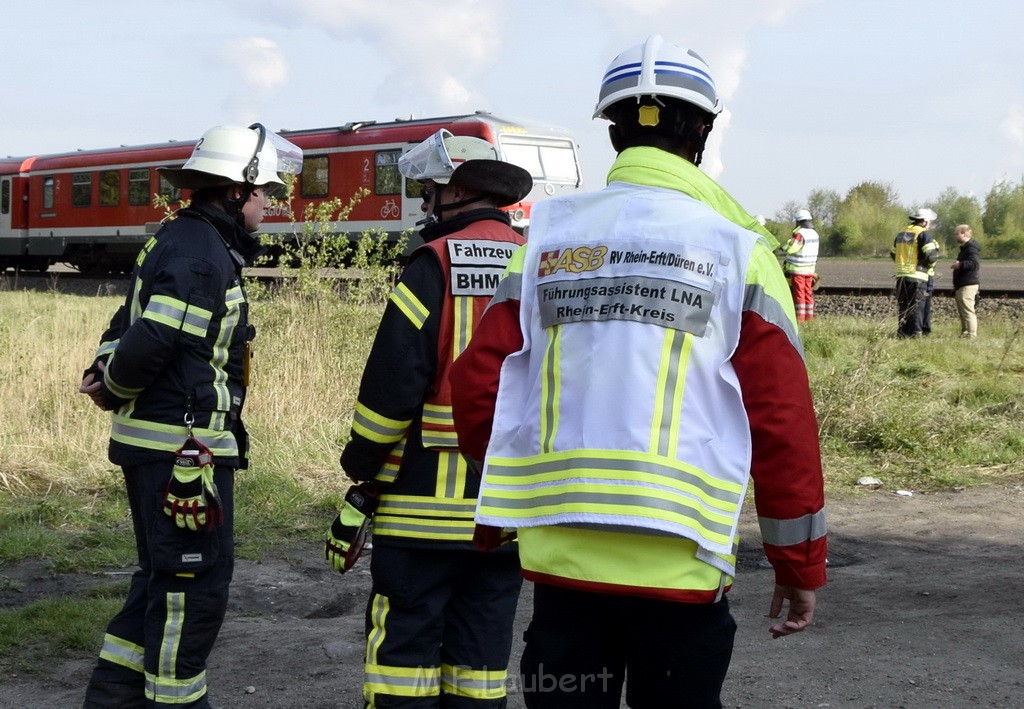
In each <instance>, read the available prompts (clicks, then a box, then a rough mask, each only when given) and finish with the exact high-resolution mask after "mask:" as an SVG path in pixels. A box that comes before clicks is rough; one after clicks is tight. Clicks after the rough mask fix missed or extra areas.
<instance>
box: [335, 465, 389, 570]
mask: <svg viewBox="0 0 1024 709" xmlns="http://www.w3.org/2000/svg"><path fill="white" fill-rule="evenodd" d="M379 500H380V491H379V490H378V489H377V487H376V486H375V485H374V484H373V483H360V484H358V485H353V486H352V487H350V488H349V489H348V492H346V493H345V501H344V502H343V503H342V504H341V508H340V510H339V511H338V516H337V517H336V518H335V520H334V522H333V523H332V524H331V529H330V531H328V532H327V540H326V542H325V544H324V558H325V559H327V562H328V563H329V564H330V565H331V566H332V567H333V568H334V570H335V571H337V572H338V573H342V574H343V573H345V572H346V571H348V570H349V569H351V568H352V567H353V566H355V563H356V561H358V560H359V555H360V554H362V553H363V548H364V547H365V546H366V535H367V533H368V532H369V531H370V522H371V520H372V519H373V513H374V512H376V511H377V503H378V502H379Z"/></svg>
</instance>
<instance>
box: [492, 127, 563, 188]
mask: <svg viewBox="0 0 1024 709" xmlns="http://www.w3.org/2000/svg"><path fill="white" fill-rule="evenodd" d="M501 150H502V152H503V153H504V156H505V159H506V160H508V161H509V162H511V163H515V164H516V165H519V166H520V167H522V168H525V169H526V170H529V172H530V175H532V176H533V179H534V180H543V181H546V182H563V183H568V184H573V185H578V184H579V183H580V171H579V165H578V164H577V162H576V150H575V148H574V146H573V143H572V141H571V140H566V139H563V138H539V137H535V136H525V135H524V136H509V135H503V136H502V137H501Z"/></svg>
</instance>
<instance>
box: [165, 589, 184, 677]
mask: <svg viewBox="0 0 1024 709" xmlns="http://www.w3.org/2000/svg"><path fill="white" fill-rule="evenodd" d="M184 625H185V594H184V593H168V594H167V617H166V619H165V620H164V635H163V637H162V638H161V639H160V664H159V667H160V676H162V677H174V675H175V672H176V669H177V662H178V645H180V644H181V631H182V628H183V627H184Z"/></svg>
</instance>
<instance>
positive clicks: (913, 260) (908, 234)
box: [889, 224, 939, 281]
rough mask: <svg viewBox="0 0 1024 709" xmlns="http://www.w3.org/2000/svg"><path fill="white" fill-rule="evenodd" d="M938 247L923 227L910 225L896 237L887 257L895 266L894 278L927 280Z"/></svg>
mask: <svg viewBox="0 0 1024 709" xmlns="http://www.w3.org/2000/svg"><path fill="white" fill-rule="evenodd" d="M938 249H939V245H938V243H936V242H935V240H934V239H932V238H931V236H930V235H929V234H928V232H927V231H926V230H925V228H924V227H922V226H918V225H916V224H911V225H910V226H908V227H907V228H906V229H904V230H903V231H901V232H900V233H899V234H897V235H896V238H895V239H894V240H893V245H892V249H890V252H889V255H890V256H891V257H892V260H893V262H894V263H895V265H896V278H913V279H915V280H918V281H927V280H928V270H929V269H930V268H931V267H932V264H933V263H934V262H935V258H936V256H937V255H938Z"/></svg>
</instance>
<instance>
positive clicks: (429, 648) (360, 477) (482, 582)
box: [325, 130, 533, 707]
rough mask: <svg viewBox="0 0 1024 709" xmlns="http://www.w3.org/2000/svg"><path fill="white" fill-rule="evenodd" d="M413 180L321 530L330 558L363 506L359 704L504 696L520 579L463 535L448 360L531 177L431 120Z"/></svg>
mask: <svg viewBox="0 0 1024 709" xmlns="http://www.w3.org/2000/svg"><path fill="white" fill-rule="evenodd" d="M398 167H399V171H400V172H401V173H402V175H403V176H404V177H405V179H407V180H415V181H416V182H417V183H419V186H420V189H421V191H422V197H423V211H424V214H425V218H424V220H423V221H422V222H421V224H424V226H423V229H422V230H421V231H420V235H421V236H422V237H423V240H424V241H425V242H426V243H425V244H424V245H423V246H421V247H419V248H418V249H416V250H415V251H414V252H413V253H412V255H411V256H410V258H409V263H408V265H407V266H406V268H405V270H404V271H403V273H402V277H401V278H400V280H399V282H398V285H397V286H396V287H395V289H394V292H393V293H392V294H391V297H390V300H389V303H388V305H387V307H386V308H385V310H384V314H383V316H382V318H381V322H380V326H379V328H378V329H377V334H376V337H375V338H374V343H373V348H372V350H371V352H370V356H369V358H368V359H367V362H366V365H365V368H364V370H363V377H362V381H361V383H360V385H359V397H358V399H357V402H356V410H355V415H354V416H353V422H352V432H351V438H350V440H349V442H348V443H347V444H346V445H345V448H344V451H343V452H342V454H341V467H342V468H343V469H344V471H345V474H346V475H347V476H348V477H349V478H350V479H351V480H353V481H355V482H356V483H357V485H356V486H354V487H353V488H351V489H350V490H349V492H348V493H346V500H345V504H344V505H343V507H342V509H341V511H340V513H339V515H338V517H337V518H336V519H335V520H334V523H333V524H332V525H331V528H330V530H329V532H328V534H327V540H326V545H325V554H326V557H327V560H328V562H329V563H330V564H331V565H332V566H333V567H334V568H335V569H337V570H338V571H345V570H346V569H348V568H349V567H351V565H352V564H353V563H354V561H355V559H356V558H357V557H358V554H359V551H360V547H361V545H362V543H363V541H364V537H363V535H362V534H361V532H360V530H362V529H365V527H366V526H367V519H366V518H367V517H370V516H372V525H373V555H372V556H371V559H370V573H371V576H372V579H373V588H372V591H371V596H370V602H369V604H368V606H367V616H366V629H367V654H366V674H365V680H364V684H363V698H364V699H365V700H366V703H367V706H371V707H385V706H403V707H414V706H423V707H428V706H429V707H437V706H444V707H503V706H505V703H506V700H505V691H506V690H505V686H506V685H505V681H506V679H507V668H508V658H509V653H510V652H511V647H512V623H513V620H514V618H515V610H516V602H517V600H518V597H519V588H520V585H521V583H522V578H521V576H520V574H519V560H518V557H517V555H516V549H515V545H505V546H502V548H500V549H497V550H495V551H493V552H486V553H485V552H481V551H479V550H477V549H476V548H475V547H474V544H473V531H474V525H473V508H474V507H475V505H476V496H477V491H478V489H479V485H480V477H479V471H478V470H473V469H471V468H470V467H469V466H468V465H467V461H466V459H465V458H464V457H463V456H462V455H461V453H460V451H459V449H458V441H457V439H456V436H455V429H454V427H453V425H452V410H451V397H452V390H451V386H450V385H449V383H448V372H449V370H450V368H451V365H452V362H454V361H455V358H456V357H458V356H459V355H460V354H461V353H462V351H463V349H464V348H465V346H466V343H467V342H468V341H469V339H470V337H471V336H472V335H473V333H474V332H475V330H476V324H477V322H478V321H479V319H480V316H481V315H482V314H483V311H484V309H485V308H486V307H487V304H488V302H490V299H491V296H492V295H494V292H495V288H496V286H497V284H498V280H499V277H500V276H501V273H502V271H503V270H504V268H505V265H506V264H507V263H508V259H509V257H511V255H512V253H513V252H514V251H515V250H516V248H517V247H518V246H519V245H521V244H522V243H523V238H522V237H521V236H520V235H519V234H518V233H516V232H515V231H514V230H513V229H512V228H511V226H510V220H509V216H508V214H507V213H506V212H505V211H502V209H501V208H502V207H507V206H510V205H513V204H515V203H517V202H519V201H520V200H522V199H523V197H525V196H526V194H527V193H528V192H529V191H530V189H531V187H532V186H533V179H532V178H531V176H530V173H529V172H527V171H526V170H525V169H523V168H521V167H519V166H517V165H514V164H512V163H509V162H505V161H503V160H502V159H501V156H500V155H499V154H498V151H497V150H496V149H495V147H494V146H493V145H492V144H491V143H488V142H487V141H485V140H482V139H480V138H475V137H471V136H458V135H452V134H451V133H450V132H449V131H447V130H441V131H438V132H437V133H435V134H434V135H432V136H430V137H429V138H427V139H426V140H425V141H423V142H422V143H420V144H419V145H417V146H415V147H414V148H412V149H411V150H410V151H409V152H407V153H406V154H405V155H403V156H402V158H401V159H400V160H399V163H398Z"/></svg>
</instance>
